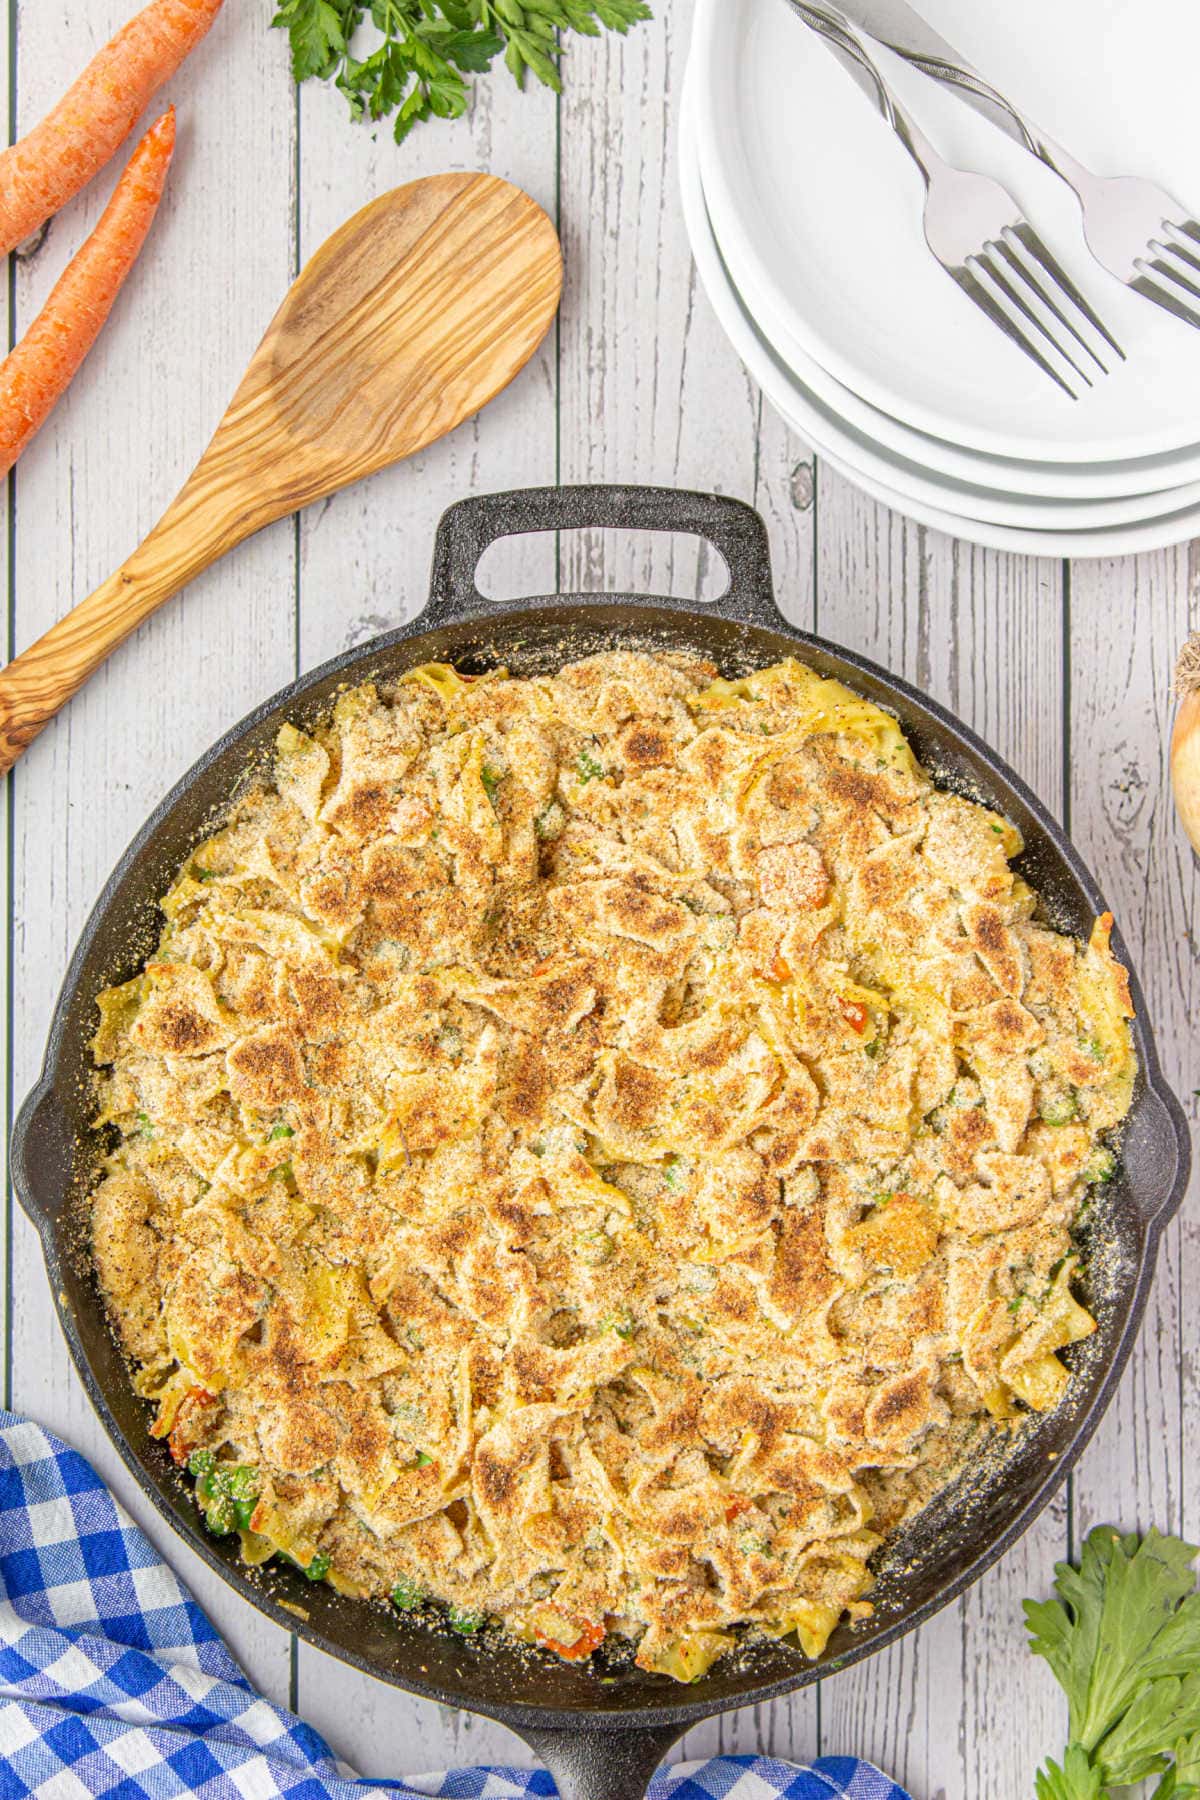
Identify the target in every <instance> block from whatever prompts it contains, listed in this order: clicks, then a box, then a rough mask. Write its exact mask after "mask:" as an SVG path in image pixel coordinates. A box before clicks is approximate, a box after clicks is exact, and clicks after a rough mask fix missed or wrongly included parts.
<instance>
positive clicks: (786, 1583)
mask: <svg viewBox="0 0 1200 1800" xmlns="http://www.w3.org/2000/svg"><path fill="white" fill-rule="evenodd" d="M1020 849H1021V840H1020V836H1019V834H1018V832H1017V830H1016V829H1015V828H1014V826H1013V825H1011V824H1010V823H1009V822H1008V821H1007V820H1005V819H1004V818H1002V817H999V816H997V815H996V814H995V813H992V812H990V811H988V810H987V809H986V808H985V807H983V806H981V805H978V804H976V803H974V802H973V801H971V800H969V799H966V798H963V797H962V796H961V795H960V794H957V793H952V792H947V791H943V790H942V789H939V788H938V787H937V786H935V784H934V782H933V780H932V779H931V778H930V776H929V774H928V773H927V772H926V771H925V770H924V769H923V768H922V767H921V766H920V765H919V763H918V762H917V761H916V760H915V758H914V756H913V753H912V751H911V750H910V748H909V746H908V744H907V742H906V741H905V738H904V736H903V735H902V733H901V731H900V728H899V726H898V725H897V723H896V721H895V720H894V719H892V718H891V717H889V716H888V715H887V714H886V713H884V712H882V711H881V710H879V709H878V708H877V707H875V706H873V705H871V704H869V703H868V702H866V701H864V700H862V699H860V698H859V697H858V696H857V695H855V694H854V693H853V692H851V691H850V690H849V689H848V688H846V687H843V686H841V685H840V684H839V683H837V682H834V681H829V680H823V679H821V678H820V677H819V676H818V675H817V674H815V673H814V672H813V671H812V670H811V669H809V668H807V667H805V666H804V665H803V664H801V663H799V662H796V661H791V660H789V661H786V662H783V663H780V664H779V665H778V666H777V667H774V668H770V669H764V670H762V671H761V672H759V673H756V674H751V675H748V676H746V677H744V678H742V679H739V680H723V679H720V678H718V677H717V676H716V674H715V671H714V669H713V667H712V665H711V664H709V663H706V662H702V661H698V660H694V659H691V658H688V657H686V656H683V655H674V654H670V655H669V654H654V655H651V654H639V653H633V652H613V653H611V654H606V655H602V656H594V657H590V658H588V659H587V660H585V661H582V662H577V663H574V664H572V665H570V666H568V667H565V668H563V669H562V671H561V672H560V673H559V674H557V675H555V676H553V677H549V676H545V677H536V678H532V679H515V678H512V677H510V676H508V675H507V674H506V673H505V672H504V671H503V670H497V671H496V672H494V673H492V674H487V675H482V676H479V677H477V678H474V679H472V678H469V677H467V676H465V675H460V674H458V673H456V672H455V670H454V669H453V668H450V667H448V666H445V665H441V664H427V665H425V666H423V667H421V668H416V669H412V670H410V671H409V672H408V673H407V674H406V675H404V676H402V677H401V678H400V679H399V680H398V681H397V682H396V683H395V685H394V686H393V687H390V688H388V689H387V690H386V691H384V690H382V689H378V690H377V688H376V687H374V686H372V685H370V684H367V685H363V686H360V687H356V688H353V689H351V690H347V691H345V692H343V693H342V695H341V696H340V698H339V699H338V701H337V704H336V706H335V707H334V708H333V711H332V713H331V714H330V715H329V716H328V717H327V718H326V720H325V721H324V722H323V723H322V724H320V725H319V726H318V727H315V728H314V729H313V730H312V732H311V734H310V733H308V732H305V731H302V730H299V729H296V728H294V727H293V726H291V725H285V726H284V727H283V729H282V731H281V732H280V733H279V738H278V745H277V752H276V755H275V759H274V766H273V769H272V770H271V771H270V772H269V774H267V775H264V776H262V777H261V778H260V779H258V780H257V781H256V782H255V783H254V784H253V785H250V786H249V787H248V788H247V789H246V791H245V792H243V793H242V794H241V796H240V797H239V798H237V799H236V801H235V802H234V803H233V805H232V807H231V810H230V812H229V814H228V818H227V822H226V823H225V824H224V825H223V827H222V828H221V829H220V830H218V831H217V832H216V833H215V835H213V836H211V837H210V838H208V840H207V841H206V842H205V843H203V844H201V845H200V847H199V848H198V849H197V850H195V851H194V853H193V854H192V855H191V857H190V858H189V860H188V862H187V864H186V866H185V867H184V868H183V870H182V871H181V873H180V874H179V876H178V879H177V880H176V881H175V884H174V886H173V887H172V888H171V890H170V892H169V893H168V894H167V895H166V896H165V898H164V899H163V901H162V911H163V913H164V915H165V924H164V926H163V929H162V934H161V938H160V940H159V943H158V948H157V951H156V952H155V954H154V956H153V957H152V959H151V960H149V961H147V962H146V964H145V966H144V968H143V969H142V971H141V973H140V974H138V975H137V976H136V977H135V979H134V980H132V981H128V982H126V983H124V984H123V985H122V986H120V987H114V988H110V989H109V990H108V991H107V992H105V993H103V994H102V995H101V996H100V999H99V1009H100V1026H99V1030H98V1031H97V1033H96V1038H95V1045H94V1051H95V1058H96V1062H97V1064H98V1065H100V1069H101V1073H100V1075H99V1078H98V1092H99V1109H98V1122H99V1124H100V1125H101V1126H103V1127H106V1128H107V1144H108V1153H107V1157H106V1161H105V1163H104V1167H103V1171H102V1174H101V1178H100V1179H99V1182H98V1185H97V1186H96V1187H95V1191H94V1193H93V1194H92V1196H91V1201H90V1208H91V1214H90V1219H91V1242H92V1249H93V1252H94V1260H95V1265H96V1269H97V1272H98V1277H99V1281H100V1285H101V1288H102V1290H103V1293H104V1296H105V1299H106V1302H107V1305H108V1307H109V1310H110V1313H111V1317H112V1320H113V1323H114V1326H115V1328H116V1330H117V1332H118V1334H119V1336H120V1340H121V1343H122V1345H123V1348H124V1350H125V1351H126V1353H127V1355H128V1357H129V1359H130V1361H131V1363H132V1365H133V1367H134V1371H135V1373H134V1379H135V1382H136V1386H137V1391H138V1392H139V1393H140V1394H141V1395H143V1396H145V1397H146V1398H147V1399H148V1400H150V1401H151V1402H152V1403H153V1406H154V1419H153V1423H152V1425H151V1427H150V1429H151V1430H152V1432H153V1433H154V1434H155V1435H156V1436H158V1437H164V1438H166V1439H167V1440H168V1441H169V1444H170V1448H171V1451H172V1453H173V1455H174V1457H175V1459H176V1461H177V1462H178V1463H180V1464H181V1465H186V1467H187V1469H189V1470H190V1472H191V1474H192V1476H194V1478H195V1490H196V1495H197V1500H198V1503H199V1505H200V1507H201V1508H202V1510H203V1513H204V1517H205V1520H206V1523H207V1524H208V1526H209V1528H210V1529H211V1530H212V1531H214V1532H216V1533H220V1534H232V1533H234V1532H237V1533H239V1534H240V1536H241V1542H242V1549H243V1554H244V1556H245V1558H246V1560H247V1561H248V1562H249V1563H252V1564H259V1563H263V1562H265V1561H267V1560H268V1559H269V1558H271V1557H272V1556H275V1555H282V1556H284V1557H287V1558H288V1559H290V1560H291V1561H292V1562H294V1563H296V1564H298V1565H299V1566H300V1568H302V1569H303V1570H305V1571H306V1573H307V1574H308V1575H309V1577H310V1578H312V1579H314V1580H317V1579H324V1580H326V1581H328V1582H330V1583H332V1584H333V1586H334V1587H335V1588H336V1589H337V1590H338V1591H339V1592H340V1593H344V1594H347V1595H351V1596H360V1597H363V1598H364V1599H365V1598H368V1597H369V1598H373V1599H385V1598H390V1600H391V1601H392V1602H393V1603H394V1605H395V1606H396V1607H398V1608H400V1609H402V1610H410V1609H412V1608H414V1607H421V1606H430V1607H432V1605H433V1603H435V1602H437V1603H442V1604H443V1605H444V1606H445V1608H447V1609H448V1617H449V1623H450V1624H451V1625H452V1626H453V1627H454V1628H455V1629H457V1630H458V1631H460V1632H463V1633H468V1634H469V1633H472V1632H475V1631H478V1630H480V1629H481V1628H482V1627H483V1626H485V1625H486V1624H488V1623H489V1622H491V1623H492V1625H493V1626H494V1627H495V1628H497V1629H502V1630H503V1631H505V1632H507V1633H508V1634H510V1635H511V1636H513V1637H516V1638H518V1639H520V1640H523V1641H526V1642H529V1643H536V1644H540V1645H543V1646H546V1647H547V1648H548V1649H550V1650H553V1651H556V1652H557V1653H558V1654H559V1655H560V1656H563V1657H568V1658H583V1657H586V1656H588V1655H589V1654H590V1653H591V1652H592V1651H593V1650H594V1649H596V1647H597V1646H598V1645H599V1644H600V1643H601V1641H602V1640H604V1639H605V1638H606V1637H607V1638H608V1640H609V1645H610V1647H612V1648H616V1649H618V1650H619V1649H621V1648H623V1647H624V1648H627V1650H628V1651H629V1652H630V1653H632V1652H634V1651H636V1660H637V1662H638V1664H639V1665H640V1666H641V1667H642V1668H645V1669H650V1670H656V1671H660V1672H662V1673H664V1674H667V1675H672V1676H674V1677H676V1678H677V1679H679V1680H689V1679H692V1678H694V1677H695V1676H697V1675H699V1674H700V1673H702V1672H703V1671H704V1670H705V1669H707V1668H708V1667H709V1666H710V1665H711V1663H712V1662H713V1661H714V1659H715V1658H717V1657H719V1656H720V1655H721V1654H722V1653H723V1652H724V1651H726V1650H727V1649H728V1648H729V1647H730V1646H731V1645H733V1644H734V1643H735V1642H736V1641H737V1638H736V1637H735V1635H734V1627H737V1626H747V1627H751V1628H753V1629H756V1630H758V1631H761V1632H766V1633H770V1634H773V1635H779V1634H783V1633H795V1634H796V1637H797V1639H798V1641H799V1643H800V1645H801V1647H802V1648H803V1651H804V1652H805V1654H806V1655H807V1656H810V1657H816V1656H818V1655H819V1654H820V1652H821V1650H822V1648H823V1647H824V1644H825V1642H826V1640H827V1638H828V1637H829V1634H830V1632H831V1631H832V1630H833V1628H834V1626H835V1625H836V1624H837V1623H838V1622H839V1620H841V1619H842V1618H843V1617H845V1616H847V1615H848V1616H849V1618H850V1619H852V1620H853V1619H855V1618H861V1617H863V1616H865V1615H866V1614H867V1613H868V1612H869V1611H870V1602H869V1600H868V1599H867V1595H868V1594H869V1592H870V1589H871V1585H872V1574H871V1562H872V1557H873V1555H874V1553H875V1552H876V1551H877V1550H879V1549H880V1547H881V1546H882V1545H883V1544H884V1542H885V1541H886V1540H887V1539H888V1538H889V1537H890V1536H891V1535H892V1534H894V1533H895V1532H896V1530H897V1528H898V1527H899V1526H900V1525H901V1524H902V1522H904V1521H905V1520H907V1519H908V1518H910V1517H911V1516H912V1515H913V1514H914V1513H915V1512H916V1511H917V1510H918V1509H919V1508H921V1507H922V1506H923V1505H924V1504H925V1503H926V1501H928V1499H929V1498H930V1496H931V1495H932V1494H933V1493H935V1492H936V1491H937V1490H938V1489H939V1488H940V1487H942V1486H944V1484H945V1483H946V1482H947V1481H948V1480H949V1479H950V1477H951V1476H952V1475H953V1474H954V1473H955V1472H956V1471H958V1470H960V1469H961V1468H962V1467H963V1464H964V1460H965V1458H966V1456H967V1454H968V1451H969V1453H970V1455H971V1456H972V1457H974V1456H975V1454H976V1453H977V1452H979V1451H980V1449H981V1447H982V1445H983V1444H984V1442H985V1434H998V1433H1000V1432H1002V1431H1005V1430H1011V1429H1012V1428H1013V1426H1014V1425H1015V1424H1016V1423H1017V1422H1018V1421H1019V1420H1020V1419H1021V1418H1022V1416H1024V1415H1025V1414H1027V1412H1028V1410H1029V1409H1034V1410H1036V1411H1042V1410H1045V1409H1046V1408H1049V1407H1052V1406H1054V1405H1055V1404H1056V1403H1057V1402H1058V1401H1059V1400H1060V1399H1061V1398H1062V1396H1063V1394H1064V1391H1065V1390H1066V1388H1067V1386H1068V1384H1069V1381H1070V1375H1069V1373H1068V1369H1067V1367H1066V1366H1065V1365H1064V1363H1063V1362H1062V1361H1061V1360H1060V1356H1059V1352H1060V1351H1062V1350H1063V1349H1064V1347H1065V1346H1067V1345H1069V1344H1072V1343H1074V1342H1075V1341H1076V1340H1078V1339H1082V1338H1083V1337H1085V1336H1086V1335H1087V1334H1088V1333H1089V1332H1091V1331H1092V1330H1093V1329H1094V1321H1093V1319H1092V1318H1091V1316H1090V1315H1089V1314H1088V1312H1087V1311H1086V1310H1085V1309H1084V1307H1083V1306H1082V1305H1081V1304H1080V1301H1079V1300H1078V1299H1077V1298H1076V1297H1075V1295H1074V1294H1073V1292H1072V1282H1073V1276H1074V1274H1075V1272H1076V1270H1077V1266H1078V1256H1077V1254H1076V1253H1074V1252H1073V1249H1072V1241H1073V1240H1072V1228H1073V1226H1074V1225H1075V1224H1076V1222H1077V1219H1078V1215H1079V1214H1080V1210H1081V1208H1082V1207H1083V1206H1084V1205H1085V1204H1086V1202H1087V1201H1088V1198H1089V1193H1090V1192H1091V1191H1093V1190H1094V1189H1095V1187H1096V1186H1097V1184H1100V1183H1103V1182H1104V1181H1105V1180H1106V1179H1108V1177H1109V1176H1110V1175H1111V1174H1112V1171H1113V1168H1114V1150H1113V1147H1112V1144H1113V1134H1114V1131H1115V1128H1116V1127H1118V1126H1119V1124H1120V1121H1121V1120H1122V1118H1123V1117H1124V1115H1125V1112H1126V1110H1127V1108H1128V1106H1129V1102H1130V1098H1131V1090H1132V1083H1133V1077H1134V1056H1133V1050H1132V1045H1131V1039H1130V1033H1129V1029H1128V1025H1127V1023H1126V1021H1127V1020H1128V1018H1129V1017H1130V1016H1131V1010H1130V1001H1129V988H1128V983H1127V980H1126V976H1125V973H1124V971H1123V970H1122V968H1121V967H1120V966H1119V964H1118V963H1117V962H1116V961H1115V960H1114V958H1113V956H1112V954H1111V952H1110V949H1109V930H1110V927H1111V923H1112V921H1111V919H1110V918H1107V917H1105V918H1102V919H1100V920H1099V921H1097V923H1096V926H1095V929H1094V930H1093V932H1092V935H1091V940H1090V942H1089V943H1088V944H1086V945H1083V944H1080V943H1077V942H1075V941H1074V940H1073V939H1071V938H1069V937H1066V936H1063V935H1060V934H1059V933H1058V932H1056V931H1054V930H1052V929H1051V928H1050V927H1049V925H1048V924H1047V923H1046V922H1045V921H1044V919H1042V918H1041V917H1039V916H1038V913H1037V897H1036V895H1035V894H1034V893H1033V892H1032V891H1031V890H1030V889H1029V887H1028V886H1027V885H1026V884H1025V882H1024V881H1022V880H1021V878H1020V877H1019V876H1018V875H1016V874H1014V873H1013V871H1012V869H1011V868H1010V859H1011V858H1012V857H1014V856H1015V855H1016V854H1017V853H1018V852H1019V851H1020ZM431 1616H432V1615H431Z"/></svg>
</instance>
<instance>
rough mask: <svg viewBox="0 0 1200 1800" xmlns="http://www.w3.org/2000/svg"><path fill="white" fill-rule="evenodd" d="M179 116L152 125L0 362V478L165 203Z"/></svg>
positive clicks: (70, 371) (103, 315) (103, 314)
mask: <svg viewBox="0 0 1200 1800" xmlns="http://www.w3.org/2000/svg"><path fill="white" fill-rule="evenodd" d="M174 147H175V109H174V108H173V107H172V108H171V110H170V111H169V112H166V113H164V114H163V116H162V118H161V119H160V120H159V121H158V123H157V125H152V126H151V128H150V130H149V131H148V132H147V133H146V135H145V137H144V138H143V139H142V141H141V143H140V144H139V145H138V147H137V149H136V150H135V151H134V153H133V155H132V156H131V157H130V159H129V166H128V168H127V169H126V170H125V173H124V174H123V175H122V177H121V179H120V181H119V182H118V183H117V186H116V188H115V190H114V192H113V197H112V199H111V200H110V201H109V203H108V205H107V206H106V207H105V209H104V212H103V214H102V215H101V218H100V222H99V224H98V225H97V226H96V229H95V231H93V233H92V235H91V237H90V238H88V240H87V242H86V243H85V244H84V246H83V248H82V249H81V250H80V251H79V252H78V254H77V255H76V256H75V258H74V259H73V261H71V262H70V263H69V264H68V265H67V268H66V269H65V271H64V272H63V274H62V275H61V276H60V278H59V280H58V282H57V284H56V285H55V288H54V291H53V292H52V293H51V295H50V298H49V299H48V300H47V302H46V304H45V306H44V307H43V308H42V310H41V312H40V313H39V314H38V316H37V318H36V319H35V320H34V322H33V324H32V325H31V326H30V327H29V330H28V331H27V332H26V333H25V336H24V337H23V338H22V339H21V341H20V343H19V344H18V345H17V346H16V348H15V349H14V350H13V351H11V352H10V354H9V355H8V356H7V357H6V358H5V360H4V362H3V363H0V475H4V474H7V472H8V470H9V469H11V468H12V465H13V464H14V463H15V462H16V460H17V458H18V456H20V454H21V452H22V450H24V448H25V446H26V444H27V443H28V442H29V440H30V438H31V437H32V436H33V434H34V432H35V431H37V430H38V428H39V426H41V425H42V424H43V423H44V421H45V419H46V418H47V416H48V414H49V413H50V411H51V410H52V408H53V407H54V405H55V402H56V401H57V400H58V399H59V398H60V396H61V395H62V393H63V391H64V389H65V388H66V386H67V384H68V382H69V381H70V380H71V377H72V376H73V375H74V373H75V371H76V369H78V367H79V365H80V363H81V362H82V361H83V359H84V357H85V356H86V355H87V353H88V351H89V350H90V349H91V347H92V345H93V344H94V343H95V341H96V338H97V336H98V335H99V332H100V327H101V326H102V325H103V324H104V321H105V319H107V317H108V315H109V313H110V312H111V311H112V306H113V302H114V301H115V299H116V297H117V295H118V293H119V292H120V289H121V285H122V283H123V282H124V280H125V277H126V275H128V273H129V271H130V269H131V268H132V267H133V264H134V261H135V260H136V258H137V253H138V251H139V250H140V249H141V247H142V244H143V242H144V240H145V237H146V233H147V232H148V231H149V229H150V226H151V223H152V222H153V219H154V215H155V212H156V211H157V210H158V203H159V200H160V199H161V198H162V191H163V183H164V182H165V180H166V177H167V168H168V166H169V164H170V161H171V152H172V150H173V149H174Z"/></svg>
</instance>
